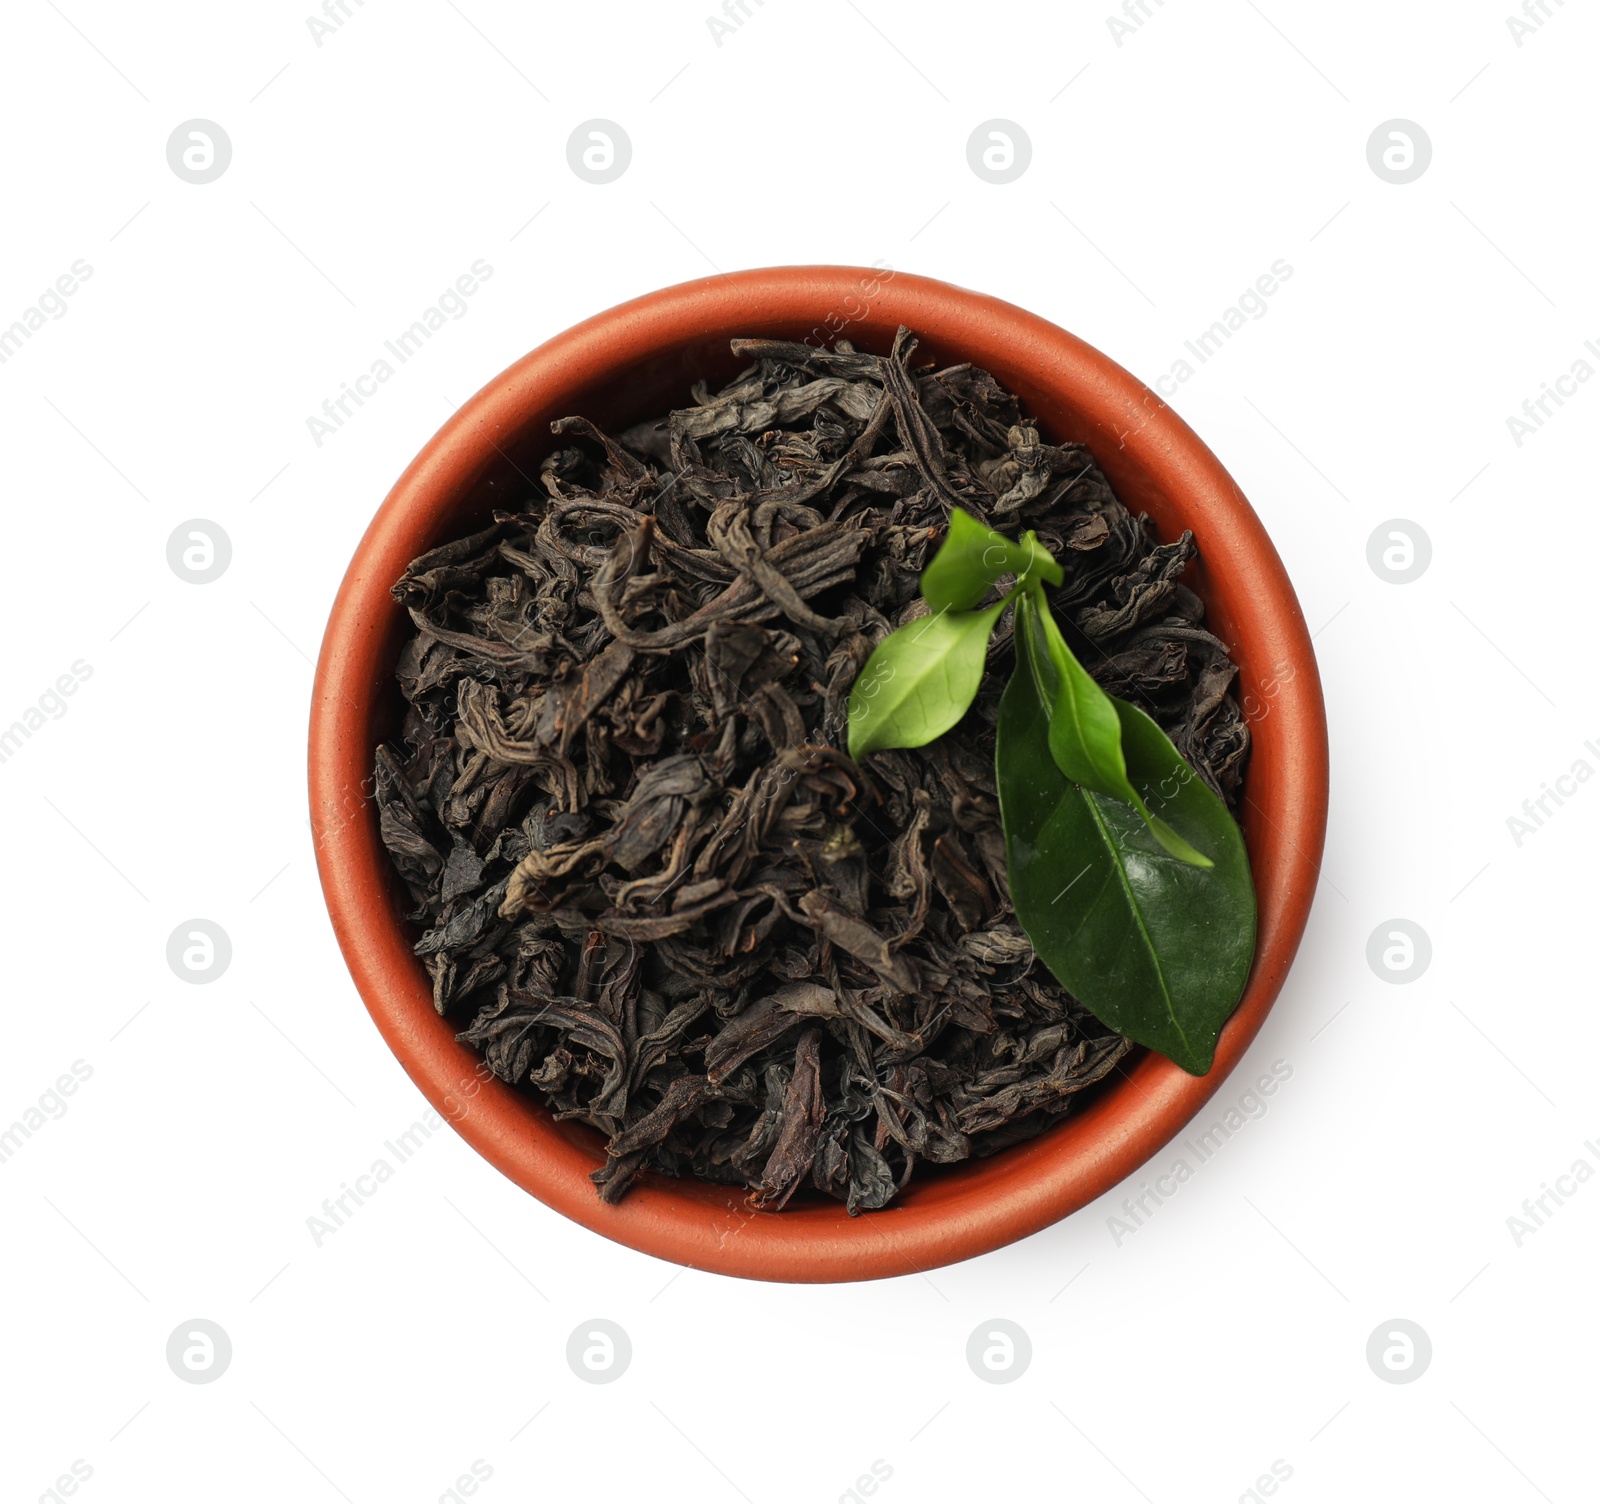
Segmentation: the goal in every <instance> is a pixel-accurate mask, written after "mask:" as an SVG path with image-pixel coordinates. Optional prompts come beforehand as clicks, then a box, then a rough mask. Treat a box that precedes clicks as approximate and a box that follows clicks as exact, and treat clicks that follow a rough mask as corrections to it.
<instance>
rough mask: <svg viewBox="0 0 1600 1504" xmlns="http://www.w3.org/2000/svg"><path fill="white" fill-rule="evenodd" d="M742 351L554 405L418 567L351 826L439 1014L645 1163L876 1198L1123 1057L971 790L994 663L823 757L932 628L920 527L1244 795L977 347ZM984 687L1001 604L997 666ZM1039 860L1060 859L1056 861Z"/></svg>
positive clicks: (1165, 566)
mask: <svg viewBox="0 0 1600 1504" xmlns="http://www.w3.org/2000/svg"><path fill="white" fill-rule="evenodd" d="M914 348H915V341H914V340H913V339H912V338H911V337H910V334H909V331H906V330H904V329H902V330H901V331H900V334H899V336H898V337H897V338H896V340H895V342H894V348H893V350H892V352H891V354H890V355H888V356H887V357H883V356H876V355H869V354H865V353H861V352H858V351H856V350H854V349H852V348H851V347H850V346H849V345H848V344H846V343H844V342H843V341H841V342H840V344H839V346H838V348H836V349H832V350H828V349H816V348H812V347H810V346H806V345H799V344H789V343H785V342H780V341H773V340H761V339H750V340H737V341H735V342H734V344H733V349H734V351H735V353H736V354H738V355H739V356H741V357H743V358H746V359H748V360H749V361H750V365H749V366H748V368H747V369H746V370H745V371H744V372H743V374H741V375H740V376H738V377H737V378H736V379H735V380H733V381H732V382H731V383H729V384H728V385H727V386H725V387H724V388H723V389H722V390H720V391H718V392H715V393H713V392H710V391H708V390H706V389H705V387H704V385H703V384H701V385H700V386H697V387H696V388H695V390H694V392H693V400H694V405H693V406H691V407H688V408H686V409H683V410H681V411H678V412H673V413H671V414H669V415H668V416H666V417H663V418H661V419H659V420H656V421H653V422H649V423H644V424H641V425H639V426H637V427H635V428H632V429H629V430H628V431H627V432H625V433H622V434H620V435H616V436H612V435H608V434H605V433H602V432H600V431H599V430H598V429H597V428H595V427H594V425H593V424H591V423H590V422H588V421H587V420H585V419H583V418H567V419H564V420H562V421H561V422H559V423H556V424H555V425H554V428H555V431H556V433H557V434H558V435H559V436H560V438H559V443H560V445H561V447H559V448H558V449H557V450H556V451H555V452H554V453H553V454H552V455H551V456H550V457H549V458H548V459H547V460H546V461H545V462H544V464H543V466H542V468H541V471H540V475H539V479H538V483H537V485H535V486H533V487H532V488H531V493H530V494H529V495H528V496H527V498H526V501H525V503H524V504H523V509H522V510H521V511H518V512H515V513H510V512H501V513H497V514H496V515H495V520H494V522H493V525H492V526H490V527H488V528H486V529H485V530H484V531H482V532H479V533H476V534H474V535H473V536H471V537H465V538H461V539H459V540H457V541H455V542H451V543H448V544H446V545H444V546H443V547H441V548H436V549H434V550H432V551H431V552H430V553H427V554H425V555H423V556H422V557H421V558H419V559H417V560H415V561H414V562H413V563H412V564H411V566H410V567H409V568H408V569H407V570H406V572H405V576H404V578H403V579H401V580H400V582H399V583H398V584H397V585H396V586H395V588H394V595H395V598H396V599H397V600H398V601H399V602H400V603H401V604H402V605H403V606H404V607H405V609H406V610H407V611H408V612H409V614H410V617H411V620H412V622H413V623H414V624H415V627H416V631H415V635H414V636H412V637H410V638H409V639H408V641H407V643H406V645H405V648H404V650H403V652H402V653H401V656H400V661H399V665H398V669H397V675H398V678H399V682H400V687H401V690H402V691H403V693H404V695H405V699H406V701H407V702H408V710H407V713H406V717H405V722H404V726H403V728H402V731H401V734H400V737H399V739H398V740H397V741H396V742H395V743H394V744H392V745H385V746H382V747H380V748H379V749H378V752H377V798H378V803H379V809H380V819H381V825H382V833H383V839H384V841H385V842H386V844H387V846H388V849H389V851H390V853H391V855H392V857H393V860H394V864H395V866H396V868H397V869H398V871H399V873H400V874H401V876H402V877H403V878H404V880H405V882H406V884H407V886H408V887H409V889H410V892H411V895H412V897H413V900H414V902H415V904H416V911H415V914H414V915H413V918H414V920H415V921H416V923H417V924H418V925H419V926H420V929H419V933H420V935H421V938H420V939H419V940H418V941H417V944H416V951H417V954H418V955H419V956H420V957H421V958H422V959H423V962H424V964H425V965H426V967H427V970H428V973H429V975H430V976H431V977H432V980H433V994H434V1001H435V1004H436V1006H437V1007H438V1009H439V1011H440V1012H441V1013H444V1014H448V1015H449V1016H451V1017H452V1018H456V1019H459V1020H460V1022H461V1024H462V1025H463V1033H462V1035H461V1037H462V1038H463V1039H465V1040H467V1041H469V1042H470V1043H471V1044H472V1045H474V1046H475V1047H476V1048H477V1049H478V1050H479V1051H480V1052H481V1053H482V1055H483V1057H484V1059H485V1060H486V1061H487V1063H488V1065H489V1067H490V1068H491V1069H492V1070H493V1071H494V1073H495V1074H496V1075H497V1076H499V1077H500V1078H501V1079H502V1080H504V1081H507V1082H510V1083H512V1084H513V1085H515V1086H516V1087H518V1088H520V1089H522V1090H524V1091H527V1092H529V1093H532V1094H534V1095H535V1096H536V1097H537V1098H538V1099H540V1100H541V1101H543V1102H544V1103H546V1104H547V1105H548V1106H549V1107H550V1109H551V1110H552V1111H553V1112H554V1113H555V1114H556V1115H557V1116H558V1117H571V1118H577V1119H579V1120H580V1121H582V1122H584V1123H588V1124H590V1125H592V1126H593V1127H595V1128H596V1129H598V1130H599V1131H600V1133H601V1134H603V1135H604V1137H605V1139H606V1149H607V1160H606V1163H605V1165H604V1166H603V1167H602V1168H601V1169H599V1170H598V1171H596V1172H595V1175H594V1180H595V1182H596V1184H597V1185H598V1187H599V1191H600V1194H601V1196H602V1197H604V1198H605V1199H606V1200H608V1201H615V1200H617V1199H619V1198H620V1197H621V1196H622V1195H623V1194H624V1193H625V1192H626V1190H627V1188H628V1186H629V1185H630V1183H631V1182H632V1181H633V1180H634V1179H635V1177H636V1176H637V1175H638V1174H639V1173H640V1172H641V1171H643V1170H654V1171H659V1172H664V1173H667V1174H671V1175H684V1174H692V1175H697V1176H701V1177H703V1178H705V1179H708V1180H713V1181H720V1182H726V1183H729V1184H733V1185H739V1186H744V1187H747V1188H748V1190H749V1200H750V1203H751V1204H752V1205H753V1206H755V1207H757V1208H760V1209H777V1208H781V1207H783V1206H784V1205H785V1204H786V1203H787V1202H788V1201H789V1200H790V1198H791V1197H792V1196H794V1195H795V1194H796V1192H798V1191H802V1190H803V1189H805V1188H807V1187H813V1188H815V1190H817V1191H821V1192H825V1193H826V1194H827V1195H829V1196H834V1197H837V1198H839V1199H841V1200H843V1201H844V1202H845V1203H846V1205H847V1206H848V1208H849V1209H850V1211H851V1212H852V1213H854V1212H859V1211H864V1210H875V1209H877V1208H880V1207H883V1206H885V1205H886V1204H887V1203H888V1202H889V1201H890V1200H891V1199H892V1198H893V1197H894V1196H895V1195H896V1193H897V1192H898V1191H900V1190H901V1189H903V1188H904V1186H905V1185H906V1183H907V1181H908V1179H909V1178H910V1177H911V1175H912V1173H913V1171H914V1170H915V1168H916V1166H917V1164H918V1162H919V1161H928V1162H931V1163H934V1164H949V1163H952V1162H954V1161H958V1160H963V1159H966V1158H968V1157H969V1156H973V1155H985V1154H991V1153H993V1152H995V1151H996V1150H998V1149H1002V1148H1004V1147H1005V1146H1007V1145H1009V1144H1012V1143H1015V1142H1017V1141H1019V1140H1021V1139H1025V1138H1028V1137H1031V1136H1033V1135H1035V1134H1038V1133H1040V1132H1042V1131H1043V1130H1044V1129H1045V1128H1047V1127H1048V1126H1049V1125H1050V1124H1051V1123H1052V1122H1053V1121H1054V1120H1055V1119H1056V1118H1058V1117H1060V1116H1061V1115H1062V1114H1063V1113H1066V1112H1068V1111H1070V1110H1071V1108H1072V1106H1073V1104H1074V1102H1075V1100H1076V1099H1077V1097H1078V1094H1079V1093H1081V1092H1083V1091H1085V1090H1086V1089H1087V1088H1089V1087H1092V1086H1093V1085H1094V1084H1095V1083H1096V1082H1098V1081H1100V1080H1102V1079H1103V1078H1104V1077H1106V1076H1107V1075H1108V1074H1109V1073H1110V1072H1112V1071H1113V1070H1114V1069H1115V1068H1116V1066H1117V1064H1118V1062H1119V1061H1120V1060H1121V1059H1122V1057H1123V1056H1124V1055H1125V1054H1126V1053H1127V1051H1128V1049H1129V1048H1130V1046H1129V1044H1128V1042H1127V1041H1126V1040H1125V1039H1123V1038H1121V1037H1120V1036H1118V1035H1116V1034H1112V1033H1108V1032H1107V1030H1106V1029H1105V1027H1104V1026H1103V1025H1101V1024H1099V1023H1097V1022H1096V1021H1095V1020H1094V1019H1093V1018H1092V1017H1090V1016H1089V1015H1088V1014H1087V1013H1086V1012H1085V1011H1084V1010H1083V1009H1082V1008H1081V1007H1079V1005H1078V1004H1077V1003H1076V1002H1075V1001H1074V999H1073V998H1072V997H1071V996H1069V995H1068V994H1067V993H1066V992H1065V991H1064V990H1063V989H1062V988H1061V987H1060V985H1059V984H1058V983H1057V982H1056V981H1055V980H1054V978H1053V977H1052V976H1051V975H1050V973H1049V972H1048V971H1047V970H1046V969H1045V967H1044V966H1043V965H1042V964H1040V963H1038V962H1037V961H1036V959H1035V957H1034V954H1033V950H1032V947H1031V946H1030V944H1029V942H1028V940H1027V938H1026V936H1024V935H1023V933H1022V931H1021V930H1020V929H1019V928H1018V926H1017V924H1016V922H1015V919H1014V917H1013V916H1012V914H1011V911H1010V907H1009V904H1008V899H1007V884H1006V857H1005V848H1004V844H1003V841H1002V837H1001V830H1000V819H999V811H998V807H997V804H996V798H995V784H994V776H995V775H994V722H995V715H996V708H997V703H998V700H999V697H1000V692H1001V689H1002V687H1003V685H1004V683H1005V674H1004V673H1003V672H999V673H994V674H990V675H988V676H986V679H985V686H984V689H983V690H982V692H980V694H979V697H978V700H977V702H976V703H975V704H974V706H973V708H972V710H971V711H970V712H969V713H968V715H967V716H966V718H965V720H963V721H962V722H961V724H960V725H958V726H957V727H956V729H955V730H954V731H953V732H951V733H949V734H948V735H946V736H944V737H942V738H941V739H940V740H938V741H936V742H934V743H932V744H931V745H929V746H927V747H923V748H919V749H916V750H912V751H890V752H879V753H873V754H870V755H868V756H867V757H866V758H865V761H864V764H863V765H857V764H856V763H855V762H853V761H851V759H850V758H849V757H848V756H847V755H846V752H845V750H844V748H845V747H846V745H847V735H846V731H847V720H846V716H847V705H848V701H849V694H850V687H851V684H852V682H853V681H854V678H855V676H856V673H857V672H858V670H859V669H860V667H861V665H862V664H863V663H865V662H866V660H867V658H868V656H869V654H870V653H871V651H872V648H873V646H874V644H875V643H876V642H877V641H879V640H880V639H881V638H882V637H883V636H884V635H885V634H886V633H887V632H889V631H890V630H891V629H892V628H893V627H895V626H898V625H900V624H902V623H903V622H904V621H906V620H908V619H910V618H911V617H913V616H915V615H916V614H917V613H919V612H921V611H925V610H926V609H927V607H926V605H925V604H924V603H923V602H922V601H921V599H920V598H919V596H918V591H917V582H918V576H919V574H920V572H921V570H922V568H923V566H924V564H925V563H926V562H927V560H928V558H929V557H931V554H932V550H933V548H934V547H936V544H937V540H938V539H939V538H941V537H942V536H943V534H944V532H945V530H946V527H947V524H948V519H949V515H950V508H951V507H952V506H955V505H959V506H961V507H964V508H965V509H966V510H967V511H968V512H970V513H972V514H973V515H974V516H976V517H978V518H980V519H981V520H983V521H985V522H986V523H988V524H989V525H990V526H992V527H995V528H997V529H999V530H1001V531H1003V532H1005V533H1007V534H1010V535H1016V534H1017V533H1018V532H1019V531H1020V530H1022V529H1027V528H1031V529H1034V530H1035V531H1036V532H1037V534H1038V537H1039V540H1040V542H1041V543H1042V544H1043V545H1044V546H1045V547H1046V548H1048V549H1049V551H1050V552H1051V553H1052V554H1053V555H1054V556H1055V557H1056V558H1058V559H1059V560H1061V562H1062V564H1063V566H1064V568H1065V572H1066V578H1065V582H1064V584H1063V585H1062V586H1061V587H1060V588H1059V589H1057V590H1054V591H1052V592H1051V605H1052V607H1053V609H1054V611H1055V614H1056V616H1057V617H1058V618H1059V619H1060V620H1061V621H1062V622H1063V623H1064V624H1066V629H1067V630H1068V632H1069V634H1070V633H1073V631H1074V628H1075V629H1076V630H1075V638H1076V640H1075V641H1074V644H1073V645H1074V648H1075V650H1076V651H1078V652H1079V654H1080V656H1081V657H1082V659H1083V661H1084V662H1085V664H1087V665H1089V666H1090V667H1091V669H1092V671H1093V673H1094V674H1095V676H1096V678H1097V679H1098V680H1099V681H1100V682H1101V683H1102V684H1103V685H1104V687H1105V688H1106V689H1107V690H1109V691H1111V692H1112V693H1114V694H1116V695H1119V696H1122V697H1124V698H1127V699H1131V700H1135V701H1137V702H1138V703H1139V704H1140V705H1141V706H1143V707H1144V708H1146V709H1147V710H1148V711H1149V712H1150V714H1152V715H1153V716H1154V717H1155V718H1156V719H1157V721H1158V722H1159V723H1160V725H1161V726H1162V727H1163V729H1164V730H1165V731H1166V732H1167V733H1168V734H1169V735H1170V736H1171V738H1172V740H1173V742H1174V743H1175V744H1176V746H1177V748H1178V750H1179V751H1180V752H1181V753H1182V754H1183V755H1184V757H1185V758H1186V759H1187V760H1188V761H1189V763H1190V764H1191V765H1192V766H1193V767H1194V768H1195V770H1196V771H1197V772H1198V773H1199V774H1200V775H1201V777H1203V778H1204V779H1205V780H1206V782H1207V783H1208V784H1210V785H1211V786H1212V787H1213V788H1214V789H1216V790H1217V791H1218V792H1219V793H1220V794H1221V795H1222V796H1223V797H1224V798H1225V799H1228V800H1229V801H1230V802H1231V801H1232V800H1233V799H1234V798H1235V797H1236V795H1237V788H1238V784H1239V780H1240V778H1241V775H1242V772H1243V767H1244V762H1245V758H1246V755H1247V749H1248V731H1247V727H1246V725H1245V722H1244V719H1243V717H1242V716H1241V715H1240V713H1239V710H1238V707H1237V705H1236V704H1235V702H1234V700H1233V698H1232V696H1231V694H1230V686H1231V684H1232V681H1233V679H1234V674H1235V670H1234V666H1233V664H1232V663H1231V662H1230V660H1229V658H1228V654H1227V651H1226V650H1225V648H1224V647H1223V645H1222V643H1221V642H1219V641H1218V639H1217V638H1215V637H1214V636H1212V635H1211V634H1210V633H1208V632H1207V631H1206V630H1205V628H1204V625H1203V611H1202V607H1201V603H1200V601H1199V599H1198V598H1197V597H1196V596H1195V595H1194V594H1193V593H1192V592H1191V591H1190V590H1188V589H1187V588H1186V587H1185V586H1184V585H1183V584H1182V583H1181V582H1180V579H1179V576H1180V575H1181V573H1182V571H1183V569H1184V567H1185V565H1186V564H1187V563H1188V562H1189V560H1190V559H1191V558H1193V556H1194V553H1195V547H1194V541H1193V539H1192V537H1191V536H1190V535H1189V534H1188V533H1185V534H1184V535H1183V536H1182V537H1180V538H1177V539H1175V540H1174V541H1172V542H1170V543H1164V544H1163V543H1156V542H1155V541H1154V539H1153V538H1152V536H1151V534H1150V531H1149V529H1148V526H1147V525H1146V524H1145V522H1144V521H1143V519H1140V518H1135V517H1133V516H1131V515H1130V514H1129V513H1128V511H1127V510H1126V509H1125V508H1124V507H1123V506H1122V504H1121V503H1120V502H1119V501H1118V500H1117V498H1116V497H1115V496H1114V495H1113V494H1112V492H1111V489H1110V487H1109V486H1108V485H1107V483H1106V480H1105V478H1104V477H1103V476H1102V474H1101V472H1100V470H1099V469H1098V467H1097V466H1096V465H1095V463H1094V461H1093V459H1092V458H1091V457H1090V455H1089V453H1088V451H1087V450H1086V449H1084V448H1083V447H1082V446H1080V445H1076V444H1063V445H1054V444H1049V443H1046V442H1044V440H1043V439H1042V438H1041V436H1040V434H1039V432H1038V430H1037V429H1036V428H1035V427H1034V426H1033V425H1032V424H1031V423H1030V422H1028V420H1027V419H1026V418H1024V417H1023V416H1022V414H1021V413H1020V412H1019V410H1018V405H1017V402H1016V399H1015V398H1014V397H1012V396H1011V395H1010V394H1008V393H1007V392H1005V391H1004V390H1002V389H1001V388H1000V387H999V386H998V385H997V384H996V382H995V381H994V379H993V378H992V377H991V376H989V375H988V374H987V373H986V372H984V371H981V370H978V369H976V368H974V367H972V366H970V365H957V366H951V367H947V368H945V369H942V370H934V369H932V368H922V369H919V368H918V367H917V366H915V365H913V364H912V360H911V357H912V352H913V350H914ZM989 651H990V662H991V666H992V667H994V668H996V669H1005V668H1008V667H1009V662H1010V659H1011V640H1010V626H1009V617H1008V618H1007V621H1006V622H1005V623H1004V624H1003V626H1002V630H1000V631H999V632H998V633H997V634H996V636H995V638H994V641H993V643H992V645H991V647H990V650H989ZM1070 877H1071V874H1070V873H1068V874H1065V875H1064V876H1063V882H1066V881H1068V880H1069V879H1070Z"/></svg>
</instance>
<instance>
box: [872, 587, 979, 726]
mask: <svg viewBox="0 0 1600 1504" xmlns="http://www.w3.org/2000/svg"><path fill="white" fill-rule="evenodd" d="M1010 604H1011V600H1010V597H1009V596H1008V597H1007V598H1006V599H1005V600H1003V601H1000V602H999V603H998V604H996V605H993V606H990V607H989V608H988V609H987V610H984V611H936V612H934V613H933V614H932V615H930V616H920V617H918V618H917V619H916V620H915V621H911V622H907V623H906V625H905V626H903V627H899V628H897V629H896V630H895V631H893V632H891V633H890V634H889V635H888V636H887V637H885V638H884V639H883V641H882V642H880V643H879V644H878V645H877V647H875V648H874V649H873V650H872V656H871V657H870V658H868V659H867V661H866V663H865V664H864V665H862V669H861V672H860V673H859V674H857V675H856V682H855V683H854V685H852V686H851V689H850V755H851V756H852V757H858V758H859V757H865V756H866V755H867V753H869V752H881V751H883V750H884V748H886V747H924V746H926V745H927V744H928V743H929V742H931V741H932V740H933V739H934V738H935V737H939V736H943V735H944V734H945V732H946V731H948V730H950V728H951V727H953V726H954V725H955V724H956V722H957V721H959V720H960V719H961V717H962V716H964V715H965V714H966V713H967V708H968V707H969V706H970V705H971V704H972V701H973V698H974V697H975V696H976V695H977V693H978V685H979V683H980V682H981V681H982V679H983V663H984V655H985V654H986V653H987V652H988V648H989V634H990V633H991V632H993V631H994V625H995V623H996V622H997V621H999V619H1000V613H1001V612H1002V611H1004V610H1005V608H1006V607H1007V606H1008V605H1010Z"/></svg>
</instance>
